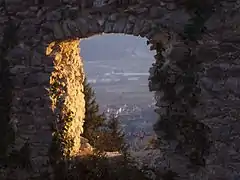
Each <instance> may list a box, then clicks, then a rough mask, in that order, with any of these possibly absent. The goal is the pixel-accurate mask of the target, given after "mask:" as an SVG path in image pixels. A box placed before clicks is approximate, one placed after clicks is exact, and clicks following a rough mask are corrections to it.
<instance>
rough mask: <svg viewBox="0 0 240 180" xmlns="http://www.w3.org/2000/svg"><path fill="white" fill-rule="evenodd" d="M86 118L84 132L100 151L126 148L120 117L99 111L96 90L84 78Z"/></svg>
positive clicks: (84, 135)
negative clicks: (108, 115)
mask: <svg viewBox="0 0 240 180" xmlns="http://www.w3.org/2000/svg"><path fill="white" fill-rule="evenodd" d="M84 95H85V103H86V104H85V107H86V112H85V119H84V121H85V122H84V125H83V129H84V132H83V134H82V136H83V137H85V138H87V139H88V140H89V143H90V144H91V145H92V146H93V147H94V148H97V149H98V150H100V151H120V150H121V149H122V148H124V145H125V143H124V134H123V132H122V130H121V129H120V124H119V119H118V117H116V116H115V115H114V114H111V116H110V118H107V116H106V115H105V114H104V113H101V112H100V111H99V105H98V104H97V102H96V97H95V92H94V90H93V89H92V87H91V86H90V84H89V83H88V82H87V79H86V78H85V80H84Z"/></svg>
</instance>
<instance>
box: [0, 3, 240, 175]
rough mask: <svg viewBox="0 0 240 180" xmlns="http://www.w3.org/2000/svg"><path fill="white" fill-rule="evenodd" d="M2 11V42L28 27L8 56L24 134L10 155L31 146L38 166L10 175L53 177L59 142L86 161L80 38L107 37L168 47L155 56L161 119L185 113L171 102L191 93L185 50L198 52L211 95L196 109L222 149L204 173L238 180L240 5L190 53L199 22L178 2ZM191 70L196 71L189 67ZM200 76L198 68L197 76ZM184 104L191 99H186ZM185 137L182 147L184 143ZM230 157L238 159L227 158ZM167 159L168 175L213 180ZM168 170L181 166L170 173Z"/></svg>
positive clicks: (226, 6)
mask: <svg viewBox="0 0 240 180" xmlns="http://www.w3.org/2000/svg"><path fill="white" fill-rule="evenodd" d="M1 2H5V3H2V4H1V7H0V15H1V18H0V27H2V28H0V41H1V42H2V40H3V34H4V33H3V29H4V28H5V27H6V26H7V22H8V21H9V19H12V21H13V22H14V23H15V24H18V25H19V26H18V28H17V32H16V38H15V39H16V40H17V41H16V42H15V44H14V45H13V46H11V47H9V49H8V50H7V54H6V56H5V58H6V60H7V61H8V63H7V66H8V67H7V69H9V71H10V75H9V79H10V80H11V82H12V84H13V87H12V97H11V98H12V100H11V104H10V107H11V108H10V111H9V117H10V119H9V121H10V122H11V123H12V125H13V127H16V128H15V129H16V131H15V135H16V138H15V142H14V143H13V144H12V145H11V146H9V153H11V152H16V150H17V152H22V151H21V150H24V149H26V148H25V147H27V150H28V151H27V152H28V153H27V154H28V155H29V156H28V158H27V159H29V162H30V164H31V165H32V168H30V169H26V168H16V167H15V166H16V163H15V164H13V166H12V167H10V168H9V169H8V170H9V173H10V174H11V176H12V177H13V179H14V178H15V179H20V180H22V179H29V178H30V177H31V178H33V176H34V177H36V178H39V176H40V174H41V176H42V177H40V179H43V178H44V179H45V178H46V177H43V175H46V176H47V177H49V176H48V174H49V173H51V167H50V165H49V154H48V151H49V149H50V147H51V145H52V142H53V141H52V138H54V140H56V137H58V138H57V140H60V141H58V142H59V143H58V145H61V146H60V148H57V150H61V151H60V152H61V154H60V155H61V156H62V157H68V156H70V157H72V156H75V155H76V154H77V151H78V150H77V149H78V148H80V143H81V142H80V137H79V135H80V133H81V132H82V128H81V127H82V124H83V121H82V120H83V118H84V116H83V114H84V101H83V93H82V92H81V91H82V85H81V84H82V80H83V77H84V73H83V67H82V62H81V59H80V56H79V47H78V43H79V40H78V38H87V37H90V36H92V35H95V34H101V33H124V34H130V35H135V36H141V37H146V38H148V39H149V42H150V43H151V44H152V46H151V49H152V50H154V49H156V48H157V47H158V46H159V44H162V45H163V49H162V50H161V52H159V54H158V55H157V56H155V57H156V63H154V64H153V67H152V68H151V69H150V77H149V80H150V83H149V87H150V90H151V91H156V99H157V104H156V106H157V107H158V108H157V109H156V111H157V112H158V113H159V114H160V115H162V114H163V113H164V108H162V107H168V110H170V111H171V113H174V112H175V111H180V110H182V109H181V103H180V104H177V105H176V103H169V101H167V100H166V99H167V98H166V96H165V95H164V92H168V93H169V92H170V93H175V94H178V93H177V92H181V89H182V88H183V87H185V85H186V84H184V83H182V85H181V83H180V82H181V81H179V79H176V77H178V76H179V75H181V74H185V72H184V71H183V70H182V69H181V68H180V69H179V68H178V65H177V64H178V61H183V62H184V58H183V57H184V56H185V54H186V53H185V51H186V49H187V51H188V50H189V48H190V49H191V52H194V54H196V57H197V59H199V62H200V65H199V67H201V68H199V69H198V70H196V72H193V74H194V75H198V77H199V80H198V82H197V85H199V86H200V88H201V93H200V96H199V99H200V101H201V104H200V105H199V106H197V107H195V108H192V109H191V108H190V109H191V114H192V115H194V116H195V118H196V119H197V120H198V121H200V122H201V123H203V125H206V126H208V127H210V128H211V131H212V132H211V136H212V137H211V140H212V142H213V145H212V146H211V148H210V155H209V156H208V158H206V166H205V167H204V168H203V169H204V170H205V171H204V172H206V171H207V173H205V175H206V177H207V178H206V179H213V180H215V179H218V178H219V177H218V176H221V177H224V176H225V177H226V179H227V178H228V177H230V175H229V176H228V174H233V171H235V172H239V171H240V168H239V162H240V160H239V157H238V153H237V152H238V150H239V148H240V143H239V125H238V121H237V120H238V111H239V110H238V103H239V97H238V96H239V82H238V81H239V74H238V66H239V62H238V59H239V24H240V21H239V4H238V3H237V2H231V1H230V0H229V1H225V2H222V4H221V6H219V7H220V8H217V9H216V11H215V12H214V14H213V15H212V16H211V17H210V18H209V19H208V21H207V22H206V33H205V34H204V35H203V38H202V40H201V41H198V42H197V44H196V45H195V46H194V48H193V47H192V46H191V45H188V46H190V47H188V46H187V47H186V44H184V43H183V39H182V38H181V37H182V35H183V33H184V26H185V24H186V23H188V21H189V19H190V15H189V14H188V13H187V12H186V11H185V10H184V8H183V7H181V6H177V5H176V4H175V3H174V1H169V0H168V1H167V0H166V1H148V0H142V1H139V3H138V4H133V5H131V6H124V7H120V8H119V7H118V8H117V7H115V6H112V5H110V4H105V6H102V7H98V8H95V7H94V8H85V9H84V11H83V9H82V7H79V5H75V4H74V3H72V1H71V2H70V1H69V2H68V1H65V2H61V1H58V2H57V1H56V2H57V3H56V4H55V3H53V4H48V3H41V2H42V1H30V0H29V1H24V2H22V1H17V0H16V1H12V0H11V1H10V0H3V1H1ZM44 2H45V1H44ZM49 2H50V1H49ZM93 51H94V50H93ZM160 55H161V58H159V56H160ZM189 63H190V62H189ZM185 66H186V67H188V63H185ZM190 70H191V68H188V70H187V71H190ZM161 73H163V75H164V77H165V78H166V79H167V80H168V81H167V82H170V85H171V86H162V82H163V81H159V78H160V76H161ZM176 82H178V83H176ZM176 84H178V86H175V85H176ZM168 85H169V84H168ZM162 88H163V89H165V90H164V92H162ZM167 88H168V89H167ZM188 95H189V94H188ZM178 96H179V97H183V96H182V95H181V94H178ZM9 103H10V102H9ZM65 120H66V121H65ZM65 127H67V128H65ZM66 129H67V130H66ZM56 132H57V133H56ZM52 133H55V134H52ZM193 134H194V133H193ZM195 134H196V133H195ZM55 135H57V136H55ZM73 136H74V137H73ZM64 137H67V138H66V139H64ZM179 137H180V138H179ZM179 137H178V140H180V139H181V136H179ZM189 137H190V136H189ZM65 140H67V142H66V141H65ZM54 142H56V141H54ZM170 144H171V143H170ZM227 152H230V153H228V155H227ZM15 154H16V153H15ZM19 154H23V153H18V155H19ZM163 154H164V153H163ZM20 157H21V156H20ZM166 157H167V159H168V160H164V158H163V159H161V166H165V167H167V168H168V169H174V170H176V171H179V173H180V174H181V173H182V172H186V173H182V174H181V177H182V178H183V179H191V178H192V176H194V175H195V176H196V177H198V178H199V179H203V176H200V175H198V173H199V172H201V173H202V171H198V172H197V173H196V172H194V173H193V174H191V173H188V171H187V164H188V163H189V160H188V159H186V158H185V157H184V156H173V154H171V153H166ZM166 157H165V159H166ZM180 157H181V158H183V159H181V158H180ZM20 159H21V158H20ZM24 159H26V158H24ZM165 162H171V163H170V164H167V163H166V164H165V165H164V163H165ZM183 162H184V163H183ZM14 165H15V166H14ZM17 167H19V162H17ZM24 171H25V172H24ZM17 177H18V178H17Z"/></svg>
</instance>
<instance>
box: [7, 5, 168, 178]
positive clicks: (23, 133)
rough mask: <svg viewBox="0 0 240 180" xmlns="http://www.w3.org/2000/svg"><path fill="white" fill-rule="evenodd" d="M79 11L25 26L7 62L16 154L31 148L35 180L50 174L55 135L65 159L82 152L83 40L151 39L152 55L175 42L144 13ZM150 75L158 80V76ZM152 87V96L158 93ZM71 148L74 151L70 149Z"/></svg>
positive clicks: (47, 16)
mask: <svg viewBox="0 0 240 180" xmlns="http://www.w3.org/2000/svg"><path fill="white" fill-rule="evenodd" d="M78 10H79V9H78V7H62V8H58V9H55V10H52V11H49V12H45V14H43V15H42V16H43V19H44V20H42V21H40V20H39V19H36V20H37V21H38V22H37V23H39V24H38V25H39V26H37V25H36V24H28V25H27V26H25V25H24V23H22V24H21V25H20V29H18V36H20V38H19V43H18V44H17V45H16V46H15V47H14V48H13V49H11V51H10V53H9V56H8V60H9V62H10V71H11V73H12V77H13V78H12V79H13V81H14V85H15V87H14V90H13V91H14V96H13V99H14V101H13V102H12V109H11V114H12V116H11V119H12V121H13V122H14V123H15V126H16V127H17V131H16V133H17V137H16V140H15V143H14V147H13V149H18V150H20V149H21V148H22V147H24V145H25V144H26V142H27V143H28V145H29V149H31V154H30V157H29V158H30V159H31V162H32V168H33V169H32V172H31V173H30V174H28V173H27V174H25V175H27V176H30V177H31V176H32V175H33V174H34V176H40V174H43V173H45V172H49V171H51V168H50V167H49V166H48V164H49V149H51V146H52V141H53V140H52V138H54V134H52V133H55V134H57V135H58V136H61V137H62V138H63V136H64V138H65V140H66V141H65V140H63V141H64V142H61V145H62V146H61V147H62V149H61V150H62V152H61V153H62V155H66V156H70V157H75V156H77V155H78V153H79V150H80V148H81V140H80V134H81V133H82V131H83V130H82V126H83V119H84V112H85V107H84V106H85V105H84V96H83V92H82V91H83V86H82V82H83V79H84V71H83V65H82V60H81V56H80V54H79V43H80V39H81V38H87V37H90V36H92V35H96V34H101V33H124V34H129V35H135V36H139V35H140V36H141V37H146V38H148V39H149V41H150V42H151V43H152V47H151V49H152V50H153V49H155V48H156V47H155V45H156V43H160V42H161V43H162V42H163V44H164V45H165V46H166V48H167V45H168V44H169V42H170V41H171V40H172V39H171V37H170V35H169V33H168V32H166V29H165V30H164V28H161V27H160V25H158V24H156V21H154V20H151V17H148V14H147V16H146V17H144V12H139V13H140V15H138V12H135V10H133V11H132V12H117V13H116V12H111V10H110V13H109V12H108V11H107V12H106V13H104V10H100V11H99V10H96V11H93V12H91V13H90V14H87V15H86V14H81V13H80V14H79V12H78ZM143 10H144V11H146V9H143ZM102 11H103V12H102ZM147 12H148V10H147ZM40 17H41V16H40ZM106 17H108V18H106ZM26 27H27V29H26ZM37 27H38V28H37ZM30 32H33V35H34V36H32V35H30ZM19 58H21V61H19ZM151 74H152V76H154V72H153V71H151ZM150 78H151V77H150ZM152 87H153V88H152V89H151V90H157V87H154V86H152ZM16 107H18V108H16ZM24 107H26V109H27V110H24ZM65 126H68V128H67V130H64V128H65ZM58 133H60V134H58ZM69 144H71V147H67V146H68V145H69ZM17 174H19V173H18V172H17ZM25 178H26V177H25Z"/></svg>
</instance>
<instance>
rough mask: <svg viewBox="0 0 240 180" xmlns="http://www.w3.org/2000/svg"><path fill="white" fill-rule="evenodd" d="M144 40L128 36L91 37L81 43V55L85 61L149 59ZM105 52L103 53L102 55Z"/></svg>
mask: <svg viewBox="0 0 240 180" xmlns="http://www.w3.org/2000/svg"><path fill="white" fill-rule="evenodd" d="M143 39H144V40H145V42H146V39H145V38H137V37H136V38H133V37H132V36H129V35H118V36H116V35H112V34H108V35H104V38H103V37H102V36H93V37H91V38H88V39H84V40H82V41H81V43H80V44H81V45H80V47H81V55H82V57H84V60H85V61H97V60H117V59H123V58H130V57H136V56H138V57H141V58H143V57H150V56H149V55H151V54H149V50H148V49H149V47H147V44H146V43H143ZM103 52H105V53H103Z"/></svg>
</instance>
